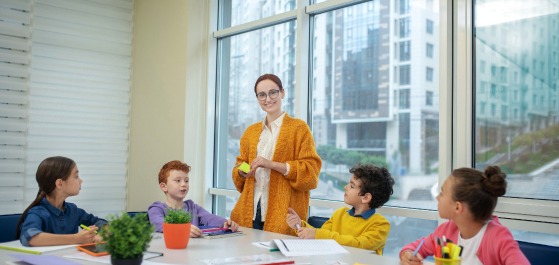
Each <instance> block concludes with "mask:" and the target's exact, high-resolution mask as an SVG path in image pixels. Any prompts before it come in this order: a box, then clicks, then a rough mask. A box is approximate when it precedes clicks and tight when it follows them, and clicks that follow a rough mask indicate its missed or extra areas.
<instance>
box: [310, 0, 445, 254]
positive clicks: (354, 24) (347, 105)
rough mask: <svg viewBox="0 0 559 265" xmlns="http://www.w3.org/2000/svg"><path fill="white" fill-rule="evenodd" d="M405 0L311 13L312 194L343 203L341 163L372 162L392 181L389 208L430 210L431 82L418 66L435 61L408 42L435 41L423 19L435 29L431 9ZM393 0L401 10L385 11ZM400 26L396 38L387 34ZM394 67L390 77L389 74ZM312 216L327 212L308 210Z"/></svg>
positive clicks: (434, 112)
mask: <svg viewBox="0 0 559 265" xmlns="http://www.w3.org/2000/svg"><path fill="white" fill-rule="evenodd" d="M408 3H409V2H408V1H398V2H394V1H371V2H367V3H363V4H357V5H354V6H349V7H344V8H341V9H338V10H334V11H331V12H327V13H322V14H319V15H316V16H314V17H313V20H314V21H313V22H314V23H313V25H314V28H313V29H312V31H311V34H312V37H311V39H312V40H313V41H314V43H313V46H312V47H313V48H312V50H311V52H312V54H311V56H312V61H313V67H312V72H311V77H312V78H310V80H312V82H311V87H312V89H311V90H312V94H311V97H312V101H311V102H312V103H311V104H312V107H311V108H310V109H311V110H313V111H312V130H313V135H314V139H315V143H316V145H317V150H318V153H319V155H320V156H321V158H322V161H323V165H322V170H321V175H320V182H319V185H318V188H317V189H316V190H313V191H312V192H311V197H312V198H322V199H332V200H339V201H341V200H343V193H344V189H343V186H344V185H345V184H346V183H347V182H348V180H349V178H350V176H351V174H350V173H349V172H348V170H349V168H350V167H351V166H353V165H354V164H356V163H359V162H361V163H373V164H376V165H379V166H386V167H388V168H389V170H390V172H391V173H392V175H393V177H394V178H395V180H396V185H395V190H394V196H393V197H392V198H391V200H390V201H389V202H388V204H389V205H394V206H403V207H412V208H422V209H436V202H435V200H434V196H435V195H436V194H435V193H436V192H437V189H436V187H437V184H436V183H437V168H438V135H439V133H438V119H439V117H438V83H437V82H427V81H426V78H425V69H427V68H429V69H432V70H433V72H434V73H436V69H437V62H438V58H434V59H435V60H433V59H429V60H427V55H426V54H425V53H417V54H410V53H409V51H410V48H409V47H413V46H414V45H420V44H419V43H422V44H421V47H425V45H426V44H427V43H429V44H430V45H433V46H436V43H437V42H438V36H437V32H438V31H437V30H434V32H433V35H427V34H426V32H425V30H424V29H425V24H424V21H426V20H427V19H429V20H431V21H433V23H434V25H433V26H434V27H437V22H438V14H436V13H433V12H432V10H426V9H425V6H423V4H421V3H423V2H422V1H417V5H410V4H408ZM395 4H400V7H401V8H397V9H394V10H392V12H391V9H390V5H395ZM363 10H368V11H367V12H363ZM408 11H409V12H408ZM400 12H402V14H401V13H400ZM410 14H412V15H410ZM402 15H405V18H402ZM384 25H390V27H386V26H384ZM402 25H404V27H403V29H404V30H403V32H405V34H403V35H402V36H401V37H402V38H405V39H404V40H402V39H401V38H400V36H394V35H393V34H392V32H394V29H393V27H395V28H398V29H399V31H400V29H402ZM420 34H421V35H420ZM391 35H392V36H391ZM414 43H417V44H414ZM397 54H400V59H399V60H398V59H397V58H396V55H397ZM431 56H432V57H435V56H437V55H436V54H431ZM401 61H405V62H401ZM394 71H399V72H400V73H399V75H398V76H399V77H398V78H390V77H391V76H396V75H397V73H395V72H394ZM432 75H434V74H433V73H432ZM432 77H433V78H434V79H436V77H434V76H432ZM427 91H429V93H427ZM426 95H429V97H430V98H429V99H428V100H427V99H426ZM426 102H429V104H430V105H427V104H426ZM311 208H312V207H311ZM313 214H315V215H316V214H319V215H323V216H329V214H330V212H328V210H321V209H317V208H312V209H311V215H313ZM399 243H400V244H404V243H406V242H403V241H402V242H399Z"/></svg>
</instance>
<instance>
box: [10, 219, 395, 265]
mask: <svg viewBox="0 0 559 265" xmlns="http://www.w3.org/2000/svg"><path fill="white" fill-rule="evenodd" d="M240 230H241V231H243V233H244V235H242V236H236V237H228V238H216V239H204V238H191V239H190V241H189V242H188V246H187V248H186V249H180V250H174V249H167V248H166V247H165V243H164V241H163V234H159V233H156V234H155V238H154V239H153V240H152V242H151V244H150V247H149V249H148V250H149V251H154V252H162V253H163V256H162V257H157V258H153V259H150V260H149V261H153V262H158V263H168V264H204V263H203V262H202V260H205V259H212V258H230V257H238V256H250V255H258V254H268V255H271V256H274V257H277V258H285V257H284V256H283V255H282V254H281V252H270V251H269V250H267V249H264V248H260V247H257V246H254V245H252V243H253V242H269V241H271V240H272V239H279V238H294V237H291V236H288V235H282V234H277V233H271V232H265V231H260V230H254V229H251V228H244V227H241V229H240ZM345 248H346V249H347V250H348V251H349V254H335V255H324V256H303V257H294V258H292V259H294V260H295V261H296V264H317V265H329V264H340V265H341V264H346V265H354V264H355V263H360V264H375V265H388V264H390V265H397V264H399V260H398V259H396V258H392V257H383V256H378V255H376V254H374V253H373V252H372V251H369V250H364V249H360V248H352V247H345ZM76 252H77V250H76V249H74V248H70V249H65V250H60V251H57V252H49V253H47V254H49V255H56V256H64V255H68V254H72V253H76ZM13 253H18V252H12V251H7V250H0V262H2V263H3V262H5V261H13V260H15V258H13V257H11V256H9V255H8V254H13ZM71 260H72V261H75V262H78V263H81V264H100V263H97V262H91V261H83V260H77V259H71Z"/></svg>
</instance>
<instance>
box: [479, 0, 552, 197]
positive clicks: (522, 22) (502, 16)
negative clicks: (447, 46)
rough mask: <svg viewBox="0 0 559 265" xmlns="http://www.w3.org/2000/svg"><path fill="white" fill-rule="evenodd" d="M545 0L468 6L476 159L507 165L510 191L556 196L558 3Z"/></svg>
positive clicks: (515, 194) (490, 1)
mask: <svg viewBox="0 0 559 265" xmlns="http://www.w3.org/2000/svg"><path fill="white" fill-rule="evenodd" d="M552 2H553V1H518V2H515V4H514V5H508V4H505V3H504V2H502V1H494V0H483V1H477V2H476V5H475V14H476V15H475V17H476V20H475V33H476V34H475V46H476V49H475V65H476V68H475V85H476V92H475V99H476V105H475V107H476V113H475V114H476V116H475V165H476V167H477V168H480V169H482V168H484V167H485V166H486V165H488V164H496V165H499V166H500V167H501V168H502V169H503V170H504V171H505V172H507V174H508V178H507V179H508V181H509V182H508V183H509V186H508V190H507V194H506V196H510V197H519V198H533V199H547V200H558V199H559V193H558V192H557V191H558V190H559V159H558V158H559V117H558V113H559V106H558V100H559V91H558V90H557V89H558V83H559V78H558V77H557V75H556V74H555V73H554V69H557V68H558V67H559V61H557V59H556V58H553V52H556V51H558V50H559V44H558V43H557V42H556V41H554V39H557V37H558V36H559V28H558V26H557V23H558V22H557V21H559V13H558V12H559V7H558V6H557V3H555V4H553V3H552ZM497 11H498V12H497ZM486 68H487V69H488V70H489V71H486V70H485V69H486ZM487 87H489V89H486V88H487Z"/></svg>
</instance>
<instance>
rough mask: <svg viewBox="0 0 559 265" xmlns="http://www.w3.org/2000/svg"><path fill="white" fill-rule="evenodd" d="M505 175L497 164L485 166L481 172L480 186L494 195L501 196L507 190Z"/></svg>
mask: <svg viewBox="0 0 559 265" xmlns="http://www.w3.org/2000/svg"><path fill="white" fill-rule="evenodd" d="M506 177H507V175H506V174H505V173H503V172H502V171H501V168H499V167H498V166H487V167H486V168H485V172H483V178H482V187H483V189H484V190H485V191H487V192H489V193H490V194H491V195H493V196H495V197H500V196H503V195H505V193H506V192H507V181H506V180H505V178H506Z"/></svg>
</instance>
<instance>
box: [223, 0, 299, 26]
mask: <svg viewBox="0 0 559 265" xmlns="http://www.w3.org/2000/svg"><path fill="white" fill-rule="evenodd" d="M295 5H296V1H295V0H220V1H219V10H220V12H219V14H220V16H219V29H224V28H228V27H233V26H236V25H240V24H243V23H247V22H251V21H254V20H258V19H262V18H267V17H270V16H273V15H277V14H281V13H283V12H286V11H291V10H293V9H295Z"/></svg>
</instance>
